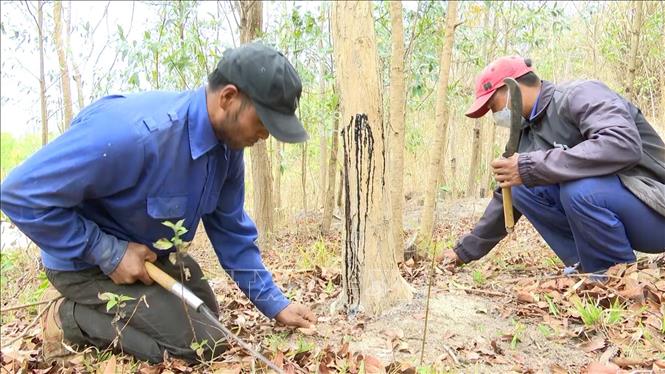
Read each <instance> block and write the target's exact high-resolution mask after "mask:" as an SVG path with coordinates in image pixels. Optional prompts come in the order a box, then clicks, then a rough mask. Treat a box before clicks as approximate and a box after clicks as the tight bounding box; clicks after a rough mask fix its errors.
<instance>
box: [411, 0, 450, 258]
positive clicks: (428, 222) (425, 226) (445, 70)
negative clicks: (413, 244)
mask: <svg viewBox="0 0 665 374" xmlns="http://www.w3.org/2000/svg"><path fill="white" fill-rule="evenodd" d="M456 22H457V2H456V1H449V2H448V12H447V15H446V36H445V37H446V39H445V42H444V46H443V50H442V51H441V60H440V64H439V66H440V69H439V84H438V87H437V98H436V114H435V122H436V128H437V129H438V130H439V131H438V132H437V133H436V134H435V138H434V144H433V146H432V150H431V152H430V165H429V170H428V179H427V191H426V192H425V203H424V207H423V214H422V217H421V220H420V229H419V232H418V242H419V247H421V248H423V247H428V246H429V245H430V243H431V241H432V230H433V228H434V211H435V209H436V197H437V190H438V187H439V175H440V174H441V171H440V169H441V159H442V158H443V159H444V160H445V155H444V154H443V152H442V151H441V150H442V148H443V147H445V145H446V144H445V140H446V136H447V127H448V123H447V119H448V104H447V103H446V100H447V96H448V94H447V91H448V78H449V76H450V62H451V60H452V50H453V37H454V33H455V23H456Z"/></svg>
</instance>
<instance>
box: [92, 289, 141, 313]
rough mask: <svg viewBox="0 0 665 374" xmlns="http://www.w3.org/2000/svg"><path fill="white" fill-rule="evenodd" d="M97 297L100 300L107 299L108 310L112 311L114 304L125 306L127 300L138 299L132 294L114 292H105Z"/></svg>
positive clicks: (119, 306)
mask: <svg viewBox="0 0 665 374" xmlns="http://www.w3.org/2000/svg"><path fill="white" fill-rule="evenodd" d="M97 298H99V299H100V300H104V301H106V311H107V312H108V311H110V310H111V309H112V308H113V307H114V306H116V305H117V306H118V308H123V307H124V306H125V302H126V301H130V300H136V299H135V298H133V297H131V296H125V295H118V294H115V293H113V292H104V293H100V294H98V295H97Z"/></svg>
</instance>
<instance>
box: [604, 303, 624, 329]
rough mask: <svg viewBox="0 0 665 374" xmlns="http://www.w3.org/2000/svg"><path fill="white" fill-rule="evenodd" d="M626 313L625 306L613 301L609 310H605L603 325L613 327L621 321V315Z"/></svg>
mask: <svg viewBox="0 0 665 374" xmlns="http://www.w3.org/2000/svg"><path fill="white" fill-rule="evenodd" d="M625 311H626V306H625V305H624V304H622V303H621V302H619V299H615V300H614V301H613V302H612V304H611V305H610V307H609V309H605V311H604V312H605V313H604V317H603V323H604V324H605V325H614V324H617V323H619V322H621V321H623V315H624V312H625Z"/></svg>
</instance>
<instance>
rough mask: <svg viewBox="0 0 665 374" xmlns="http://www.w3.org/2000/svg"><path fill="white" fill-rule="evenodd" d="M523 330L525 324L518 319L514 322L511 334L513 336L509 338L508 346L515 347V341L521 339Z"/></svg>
mask: <svg viewBox="0 0 665 374" xmlns="http://www.w3.org/2000/svg"><path fill="white" fill-rule="evenodd" d="M525 330H526V326H524V325H523V324H522V323H521V322H519V321H517V322H515V328H513V334H512V335H513V338H512V339H511V340H510V348H512V349H515V348H516V347H517V343H518V342H521V341H522V335H523V334H524V331H525Z"/></svg>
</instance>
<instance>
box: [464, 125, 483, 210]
mask: <svg viewBox="0 0 665 374" xmlns="http://www.w3.org/2000/svg"><path fill="white" fill-rule="evenodd" d="M474 122H475V124H474V126H473V143H472V145H471V149H472V150H471V169H470V170H469V180H468V181H467V183H466V195H467V196H471V197H474V198H476V197H478V179H479V174H480V147H481V143H480V120H474Z"/></svg>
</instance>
